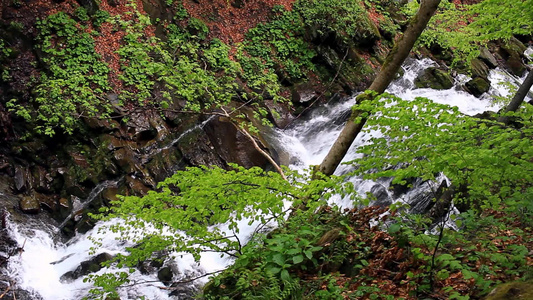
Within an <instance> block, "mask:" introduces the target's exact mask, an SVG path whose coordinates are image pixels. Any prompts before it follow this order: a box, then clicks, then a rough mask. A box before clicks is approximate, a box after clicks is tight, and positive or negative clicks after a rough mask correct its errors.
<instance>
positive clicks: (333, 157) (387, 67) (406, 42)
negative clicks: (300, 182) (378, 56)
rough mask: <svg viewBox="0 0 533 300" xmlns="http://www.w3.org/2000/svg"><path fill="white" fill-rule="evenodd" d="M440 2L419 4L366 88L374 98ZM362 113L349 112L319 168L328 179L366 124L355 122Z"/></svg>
mask: <svg viewBox="0 0 533 300" xmlns="http://www.w3.org/2000/svg"><path fill="white" fill-rule="evenodd" d="M440 1H441V0H423V1H422V4H420V8H419V9H418V12H417V13H416V15H415V16H414V17H413V18H412V19H411V21H410V22H409V26H408V27H407V29H406V30H405V32H404V33H403V35H402V37H401V38H400V39H399V40H398V42H397V43H396V44H395V45H394V47H393V48H392V50H391V52H390V53H389V54H388V55H387V58H386V59H385V62H384V63H383V66H382V67H381V70H380V71H379V73H378V76H377V77H376V79H374V81H373V82H372V84H371V85H370V87H369V88H368V89H369V90H371V91H374V92H376V93H377V94H382V93H383V92H385V89H387V87H388V86H389V84H390V83H391V81H392V80H393V79H394V77H395V75H396V73H397V72H398V70H399V69H400V67H401V66H402V64H403V62H404V60H405V59H406V58H407V56H408V55H409V52H411V49H412V48H413V45H414V44H415V42H416V40H417V39H418V37H419V36H420V34H421V33H422V31H423V30H424V29H425V28H426V25H427V24H428V22H429V20H430V19H431V17H432V16H433V14H434V13H435V11H436V10H437V7H438V6H439V3H440ZM364 100H371V99H369V97H368V95H366V94H363V95H362V96H361V97H357V100H356V102H357V104H359V103H361V102H362V101H364ZM362 113H363V112H362V111H360V110H353V111H352V114H351V115H350V118H349V119H348V121H347V123H346V125H345V126H344V128H343V130H342V132H341V133H340V135H339V137H338V138H337V140H336V141H335V143H334V144H333V146H332V147H331V149H330V150H329V152H328V154H327V155H326V157H325V158H324V160H323V161H322V163H321V164H320V166H318V171H319V172H321V173H322V174H324V175H326V176H330V175H332V174H333V172H335V169H337V166H338V165H339V164H340V162H341V161H342V159H343V158H344V156H345V155H346V152H348V149H349V148H350V146H351V145H352V143H353V141H354V140H355V138H356V137H357V135H358V134H359V132H361V129H362V128H363V126H364V125H365V123H366V120H367V119H366V118H364V117H363V119H362V120H361V121H360V122H358V123H356V122H355V120H356V119H357V118H358V117H360V116H361V115H362Z"/></svg>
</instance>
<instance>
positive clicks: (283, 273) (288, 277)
mask: <svg viewBox="0 0 533 300" xmlns="http://www.w3.org/2000/svg"><path fill="white" fill-rule="evenodd" d="M281 280H284V281H290V280H291V275H290V274H289V271H287V270H286V269H285V270H283V271H281Z"/></svg>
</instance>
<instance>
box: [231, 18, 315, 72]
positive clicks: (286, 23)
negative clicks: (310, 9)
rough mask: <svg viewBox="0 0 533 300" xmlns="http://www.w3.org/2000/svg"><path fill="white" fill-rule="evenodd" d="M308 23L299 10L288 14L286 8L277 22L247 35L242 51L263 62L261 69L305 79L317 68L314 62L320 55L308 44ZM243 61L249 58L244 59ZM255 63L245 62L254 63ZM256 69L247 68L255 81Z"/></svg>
mask: <svg viewBox="0 0 533 300" xmlns="http://www.w3.org/2000/svg"><path fill="white" fill-rule="evenodd" d="M304 33H305V32H304V23H303V20H302V18H301V17H300V15H299V14H298V13H297V12H295V11H285V10H283V9H282V8H281V9H279V12H277V13H276V15H275V17H274V19H273V20H272V21H270V22H268V23H265V24H258V25H257V26H256V27H254V28H252V29H250V31H248V33H247V39H246V40H245V42H244V43H243V45H242V48H241V51H245V52H246V53H247V54H248V55H249V56H251V57H254V58H258V59H260V62H258V63H257V67H259V66H262V68H268V69H280V70H278V73H280V74H282V76H283V77H288V78H289V79H291V80H297V79H301V78H303V77H304V76H305V72H306V71H308V70H312V69H313V63H312V62H311V60H312V59H313V58H314V57H315V56H316V53H315V51H313V50H312V49H311V48H310V45H309V44H308V43H307V42H305V41H304V39H303V35H304ZM239 59H240V60H241V61H242V60H246V59H247V56H241V57H240V58H239ZM250 63H253V62H246V61H245V62H243V63H241V64H243V65H245V64H250ZM252 72H254V73H255V72H257V70H255V68H246V67H245V68H244V73H245V75H244V76H245V77H248V78H251V77H252V76H253V74H250V73H252Z"/></svg>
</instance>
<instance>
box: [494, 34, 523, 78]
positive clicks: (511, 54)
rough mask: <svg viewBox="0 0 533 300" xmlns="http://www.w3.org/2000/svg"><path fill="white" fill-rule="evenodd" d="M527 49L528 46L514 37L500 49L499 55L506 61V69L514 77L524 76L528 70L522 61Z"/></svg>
mask: <svg viewBox="0 0 533 300" xmlns="http://www.w3.org/2000/svg"><path fill="white" fill-rule="evenodd" d="M526 49H527V48H526V46H525V45H524V44H523V43H522V42H520V41H519V40H518V39H516V38H514V37H513V38H511V39H509V41H507V42H504V43H502V44H501V45H500V48H499V49H498V53H499V54H500V55H501V56H502V58H503V59H504V60H505V67H506V68H507V69H508V70H509V71H511V73H513V74H514V75H517V76H522V75H523V74H524V72H525V70H526V68H525V65H524V63H523V61H522V58H523V55H524V51H526Z"/></svg>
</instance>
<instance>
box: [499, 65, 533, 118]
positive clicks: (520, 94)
mask: <svg viewBox="0 0 533 300" xmlns="http://www.w3.org/2000/svg"><path fill="white" fill-rule="evenodd" d="M531 86H533V68H530V70H529V74H528V75H527V77H526V79H525V80H524V82H522V84H521V85H520V87H519V88H518V91H517V92H516V94H515V95H514V97H513V99H512V100H511V102H510V103H509V105H507V107H506V108H505V110H504V113H507V112H514V111H517V110H518V108H519V107H520V105H521V104H522V102H524V99H525V98H526V95H527V93H529V90H530V89H531ZM498 121H500V122H502V123H505V124H508V123H509V121H510V118H509V117H506V116H502V117H500V118H499V119H498Z"/></svg>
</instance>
